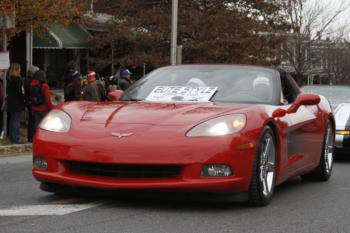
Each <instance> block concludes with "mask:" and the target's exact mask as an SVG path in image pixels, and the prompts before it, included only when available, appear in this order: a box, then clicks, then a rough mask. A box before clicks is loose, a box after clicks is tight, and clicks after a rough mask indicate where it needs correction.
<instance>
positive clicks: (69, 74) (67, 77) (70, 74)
mask: <svg viewBox="0 0 350 233" xmlns="http://www.w3.org/2000/svg"><path fill="white" fill-rule="evenodd" d="M77 72H78V71H77V70H76V69H75V63H74V62H73V61H71V62H69V63H68V65H67V68H66V71H65V73H64V75H63V89H65V88H66V87H67V85H68V84H70V83H71V81H73V79H74V76H75V74H76V73H77ZM78 73H79V72H78Z"/></svg>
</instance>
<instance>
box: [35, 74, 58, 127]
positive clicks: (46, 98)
mask: <svg viewBox="0 0 350 233" xmlns="http://www.w3.org/2000/svg"><path fill="white" fill-rule="evenodd" d="M30 95H31V97H30V103H31V108H32V113H33V115H34V125H35V128H37V127H38V125H39V123H40V121H41V120H42V119H43V118H44V117H45V115H46V114H47V113H48V112H49V111H50V110H52V109H53V108H54V105H53V104H52V102H51V93H50V87H49V84H48V83H47V80H46V74H45V72H44V71H42V70H39V71H37V72H35V74H34V76H33V78H32V82H31V87H30Z"/></svg>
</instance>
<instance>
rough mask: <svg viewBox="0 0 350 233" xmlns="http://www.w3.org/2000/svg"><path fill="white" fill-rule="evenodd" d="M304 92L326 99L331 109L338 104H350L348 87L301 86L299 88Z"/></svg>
mask: <svg viewBox="0 0 350 233" xmlns="http://www.w3.org/2000/svg"><path fill="white" fill-rule="evenodd" d="M301 89H302V90H303V91H304V92H311V93H315V94H319V95H323V96H324V97H326V98H327V99H328V100H329V102H330V104H331V105H332V107H333V109H335V108H336V107H337V106H338V105H339V104H341V103H346V102H350V97H349V93H350V87H349V86H326V85H312V86H303V87H302V88H301Z"/></svg>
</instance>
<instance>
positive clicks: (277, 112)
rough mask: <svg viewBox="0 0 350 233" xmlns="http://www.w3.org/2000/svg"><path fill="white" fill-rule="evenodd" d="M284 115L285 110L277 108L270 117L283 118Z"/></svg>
mask: <svg viewBox="0 0 350 233" xmlns="http://www.w3.org/2000/svg"><path fill="white" fill-rule="evenodd" d="M286 114H287V110H285V109H283V108H278V109H276V110H275V111H274V112H273V113H272V117H273V118H276V117H284V116H285V115H286Z"/></svg>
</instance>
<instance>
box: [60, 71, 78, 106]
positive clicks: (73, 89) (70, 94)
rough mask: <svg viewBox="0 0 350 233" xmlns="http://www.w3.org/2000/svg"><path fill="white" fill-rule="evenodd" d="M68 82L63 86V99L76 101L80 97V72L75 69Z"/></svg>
mask: <svg viewBox="0 0 350 233" xmlns="http://www.w3.org/2000/svg"><path fill="white" fill-rule="evenodd" d="M70 80H71V81H70V83H68V84H67V86H66V87H65V88H64V101H65V102H67V101H77V100H80V99H81V90H82V80H81V76H80V73H79V72H78V71H75V72H74V73H73V74H72V78H71V79H70Z"/></svg>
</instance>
